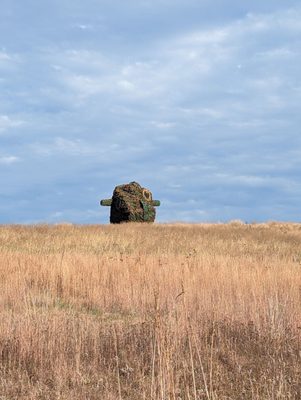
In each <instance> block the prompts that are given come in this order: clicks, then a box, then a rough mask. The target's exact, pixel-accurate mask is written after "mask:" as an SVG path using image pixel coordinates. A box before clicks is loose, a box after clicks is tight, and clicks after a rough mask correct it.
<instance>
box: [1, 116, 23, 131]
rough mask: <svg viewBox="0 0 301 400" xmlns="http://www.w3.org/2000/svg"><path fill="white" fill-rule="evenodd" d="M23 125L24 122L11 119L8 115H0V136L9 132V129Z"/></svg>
mask: <svg viewBox="0 0 301 400" xmlns="http://www.w3.org/2000/svg"><path fill="white" fill-rule="evenodd" d="M23 124H24V121H21V120H18V119H13V118H11V117H9V116H8V115H0V134H1V133H3V132H5V131H7V130H9V129H10V128H15V127H18V126H21V125H23Z"/></svg>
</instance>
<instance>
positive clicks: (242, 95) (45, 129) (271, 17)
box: [0, 0, 301, 224]
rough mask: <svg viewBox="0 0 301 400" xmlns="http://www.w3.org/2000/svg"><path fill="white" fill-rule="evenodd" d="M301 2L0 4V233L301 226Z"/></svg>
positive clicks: (64, 0) (4, 0)
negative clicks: (146, 210)
mask: <svg viewBox="0 0 301 400" xmlns="http://www.w3.org/2000/svg"><path fill="white" fill-rule="evenodd" d="M300 104H301V4H300V1H299V0H298V1H296V0H295V1H290V0H285V1H283V0H282V1H280V0H265V1H262V0H260V1H259V0H252V1H241V0H240V1H238V0H227V1H226V0H210V1H209V0H127V1H124V0H85V1H82V0H43V1H41V0H22V1H20V0H1V11H0V182H1V185H0V199H1V200H0V223H1V224H8V223H16V224H19V223H24V224H31V223H44V222H45V223H59V222H72V223H80V224H98V223H101V224H102V223H108V221H109V208H106V207H100V206H99V200H100V199H102V198H109V197H111V195H112V192H113V190H114V187H115V186H116V185H119V184H123V183H128V182H131V181H137V182H139V183H140V184H141V185H142V186H144V187H147V188H148V189H150V190H151V191H152V193H153V197H154V198H155V199H158V200H161V207H159V208H158V209H157V221H158V222H179V221H185V222H226V221H230V220H236V219H239V220H242V221H245V222H261V221H272V220H281V221H300V220H301V207H300V198H301V108H300Z"/></svg>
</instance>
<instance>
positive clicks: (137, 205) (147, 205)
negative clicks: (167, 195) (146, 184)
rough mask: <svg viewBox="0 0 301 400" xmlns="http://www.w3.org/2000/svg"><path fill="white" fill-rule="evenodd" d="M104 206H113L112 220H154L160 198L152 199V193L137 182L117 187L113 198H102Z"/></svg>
mask: <svg viewBox="0 0 301 400" xmlns="http://www.w3.org/2000/svg"><path fill="white" fill-rule="evenodd" d="M100 204H101V205H102V206H109V207H111V214H110V222H111V223H112V224H119V223H121V222H154V221H155V217H156V209H155V207H158V206H160V201H159V200H153V199H152V193H151V192H150V191H149V190H148V189H145V188H143V187H142V186H140V185H139V183H137V182H131V183H128V184H125V185H119V186H116V187H115V190H114V192H113V197H112V199H105V200H101V202H100Z"/></svg>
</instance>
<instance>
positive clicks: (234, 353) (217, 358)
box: [0, 221, 301, 400]
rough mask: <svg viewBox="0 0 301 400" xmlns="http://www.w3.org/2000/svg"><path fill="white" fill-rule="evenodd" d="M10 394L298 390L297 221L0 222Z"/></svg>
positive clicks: (280, 393) (198, 394)
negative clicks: (41, 223)
mask: <svg viewBox="0 0 301 400" xmlns="http://www.w3.org/2000/svg"><path fill="white" fill-rule="evenodd" d="M0 316H1V317H0V318H1V319H0V322H1V323H0V400H12V399H16V400H23V399H31V400H38V399H39V400H46V399H53V400H54V399H57V400H58V399H60V400H67V399H68V400H71V399H72V400H85V399H88V400H96V399H103V400H144V399H145V400H169V399H170V400H184V399H185V400H203V399H204V400H209V399H210V400H230V399H235V400H248V399H257V400H265V399H269V400H270V399H271V400H272V399H273V400H276V399H283V400H289V399H296V400H297V399H301V319H300V317H301V224H284V223H266V224H243V223H240V222H239V221H237V222H232V223H229V224H195V225H193V224H191V225H190V224H153V225H148V224H124V225H119V226H118V225H105V226H102V225H98V226H97V225H94V226H77V225H68V224H65V225H57V226H48V225H38V226H18V225H16V226H1V227H0Z"/></svg>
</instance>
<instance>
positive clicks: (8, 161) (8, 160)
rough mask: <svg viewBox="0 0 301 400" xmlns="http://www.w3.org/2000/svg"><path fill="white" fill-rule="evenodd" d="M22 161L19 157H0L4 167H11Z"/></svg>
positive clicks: (0, 162)
mask: <svg viewBox="0 0 301 400" xmlns="http://www.w3.org/2000/svg"><path fill="white" fill-rule="evenodd" d="M18 161H20V158H19V157H16V156H4V157H0V164H4V165H11V164H15V163H16V162H18Z"/></svg>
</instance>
